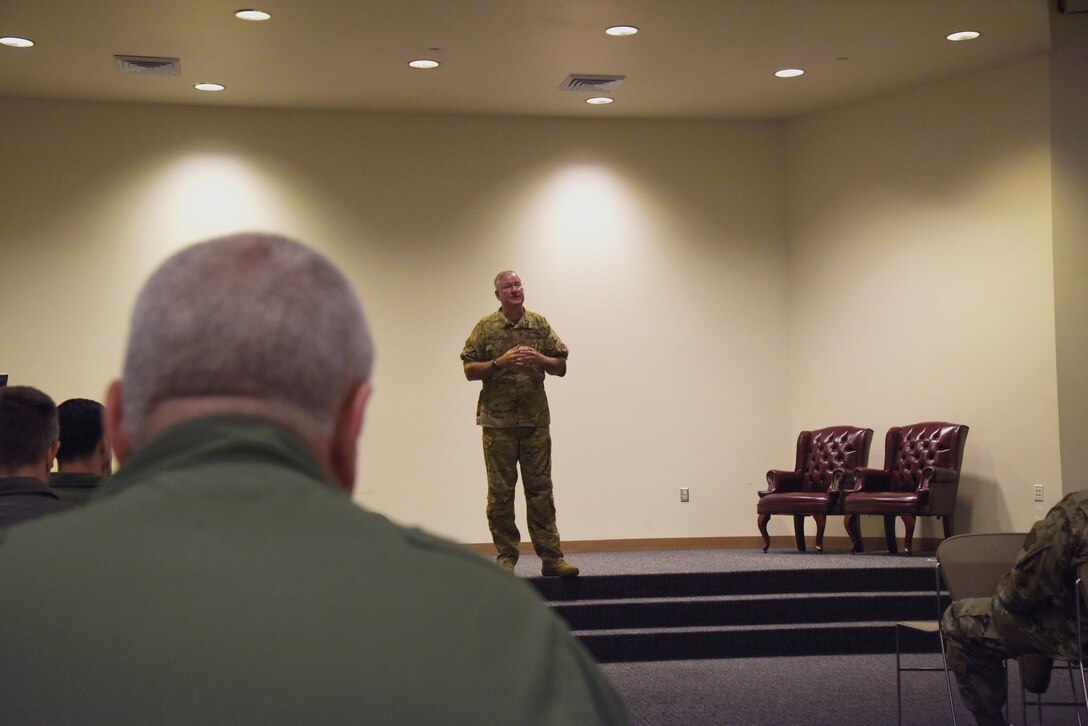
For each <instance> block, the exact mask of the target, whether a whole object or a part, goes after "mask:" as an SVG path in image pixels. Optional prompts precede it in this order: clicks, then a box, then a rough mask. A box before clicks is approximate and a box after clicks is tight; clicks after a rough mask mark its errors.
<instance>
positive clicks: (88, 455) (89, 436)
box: [57, 398, 113, 476]
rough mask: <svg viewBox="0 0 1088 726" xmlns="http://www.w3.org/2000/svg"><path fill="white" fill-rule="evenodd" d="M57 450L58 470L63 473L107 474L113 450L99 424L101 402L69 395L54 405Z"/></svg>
mask: <svg viewBox="0 0 1088 726" xmlns="http://www.w3.org/2000/svg"><path fill="white" fill-rule="evenodd" d="M57 414H58V415H59V417H60V449H59V450H58V451H57V469H58V470H59V471H62V472H71V473H79V474H97V475H99V476H106V475H108V474H109V473H110V469H111V468H112V466H113V451H112V450H111V449H110V442H109V439H108V438H107V437H106V432H105V429H104V428H103V423H102V404H101V403H99V402H98V401H92V400H90V399H89V398H69V399H68V400H67V401H65V402H64V403H62V404H61V405H59V406H57Z"/></svg>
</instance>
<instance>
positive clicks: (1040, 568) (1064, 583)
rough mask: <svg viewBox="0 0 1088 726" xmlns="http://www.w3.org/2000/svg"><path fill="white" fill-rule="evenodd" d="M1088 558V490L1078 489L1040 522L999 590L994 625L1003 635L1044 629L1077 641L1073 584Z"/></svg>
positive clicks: (1025, 541) (1052, 635) (1060, 638)
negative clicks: (1079, 569) (1078, 569)
mask: <svg viewBox="0 0 1088 726" xmlns="http://www.w3.org/2000/svg"><path fill="white" fill-rule="evenodd" d="M1085 562H1088V490H1084V491H1079V492H1073V493H1072V494H1069V495H1068V496H1066V497H1065V498H1063V499H1062V500H1061V501H1060V502H1058V503H1057V504H1056V505H1054V507H1053V508H1052V509H1051V510H1050V511H1049V512H1047V515H1046V518H1045V519H1043V520H1041V521H1039V522H1036V523H1035V526H1034V527H1032V529H1031V532H1029V533H1028V536H1027V538H1026V539H1025V540H1024V548H1023V549H1022V550H1021V552H1020V557H1019V558H1018V559H1017V561H1016V565H1015V566H1014V567H1013V568H1012V570H1010V571H1009V572H1008V573H1007V574H1005V575H1004V577H1002V578H1001V582H1000V584H999V585H998V588H997V595H996V597H995V598H994V602H993V613H994V624H995V625H996V626H997V628H998V631H999V632H1001V634H1002V635H1003V636H1006V637H1009V638H1011V639H1013V640H1019V638H1017V636H1016V633H1017V632H1018V631H1024V630H1028V631H1042V632H1045V633H1047V634H1048V635H1049V636H1050V637H1051V638H1056V639H1057V640H1058V642H1063V643H1069V644H1070V645H1071V646H1072V644H1073V643H1075V642H1076V640H1077V615H1076V609H1075V601H1074V594H1073V582H1074V581H1075V580H1076V572H1077V568H1078V567H1080V566H1081V565H1082V564H1084V563H1085Z"/></svg>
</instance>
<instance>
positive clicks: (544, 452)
mask: <svg viewBox="0 0 1088 726" xmlns="http://www.w3.org/2000/svg"><path fill="white" fill-rule="evenodd" d="M483 441H484V464H485V465H486V467H487V523H488V526H489V527H490V528H491V539H492V540H493V541H494V542H495V548H496V549H497V550H498V553H499V557H501V558H506V559H509V560H510V561H512V562H517V559H518V545H519V544H520V543H521V533H520V532H519V531H518V527H517V524H515V522H514V486H515V485H516V484H517V481H518V469H517V467H518V463H519V462H520V463H521V473H522V476H523V477H524V482H523V483H522V487H523V488H524V490H525V508H526V514H527V516H528V520H529V522H528V524H529V537H530V538H531V539H532V541H533V549H534V550H536V554H537V556H538V557H540V558H541V559H543V560H557V559H562V557H563V551H562V550H561V549H560V548H559V530H558V529H557V528H556V525H555V501H554V499H553V497H552V437H551V432H550V430H549V428H548V427H547V426H517V427H510V428H498V427H492V426H484V427H483Z"/></svg>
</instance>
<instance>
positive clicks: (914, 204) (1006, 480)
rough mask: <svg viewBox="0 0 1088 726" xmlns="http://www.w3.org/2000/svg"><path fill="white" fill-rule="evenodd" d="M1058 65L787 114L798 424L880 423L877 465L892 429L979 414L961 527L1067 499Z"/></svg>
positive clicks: (1022, 66)
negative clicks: (1037, 499) (1055, 163)
mask: <svg viewBox="0 0 1088 726" xmlns="http://www.w3.org/2000/svg"><path fill="white" fill-rule="evenodd" d="M1047 74H1048V61H1047V59H1045V58H1041V59H1038V60H1034V61H1030V62H1025V63H1019V64H1016V65H1013V66H1009V67H1006V68H1000V69H997V70H993V71H988V72H985V73H979V74H974V75H970V76H965V77H962V78H957V79H954V80H951V81H947V82H943V83H939V84H933V85H930V86H926V87H924V88H918V89H913V90H909V91H905V92H902V93H898V94H894V95H891V96H887V97H882V98H879V99H874V100H870V101H866V102H862V103H856V104H853V105H851V106H849V107H846V108H842V109H837V110H834V111H829V112H826V113H822V114H819V115H815V116H812V117H809V118H805V119H802V120H800V121H798V122H796V123H794V124H792V125H791V127H790V129H789V146H790V168H789V172H788V179H789V213H790V240H791V256H790V263H789V286H790V291H791V297H790V340H791V347H790V357H791V359H792V361H793V362H792V365H791V367H790V383H791V389H792V395H791V399H790V402H791V405H790V420H791V423H792V426H791V428H794V429H800V428H803V427H814V426H820V425H825V424H832V423H854V424H859V425H866V426H870V427H872V428H873V429H874V431H875V435H874V441H873V448H872V452H871V458H870V462H871V463H874V464H875V465H877V466H879V465H881V463H882V462H883V456H884V433H885V432H886V431H887V429H888V428H889V427H890V426H894V425H897V424H907V423H914V422H918V421H929V420H948V421H954V422H959V423H965V424H968V425H969V426H970V427H971V432H970V435H969V437H968V440H967V448H966V455H965V457H964V475H963V478H962V481H961V487H960V497H959V509H958V521H957V524H958V527H957V529H958V530H959V531H961V532H962V531H971V530H973V531H988V530H989V531H993V530H1025V529H1027V528H1028V527H1029V526H1030V525H1031V523H1032V522H1033V521H1034V520H1035V519H1037V518H1039V516H1040V515H1041V514H1042V513H1043V509H1044V507H1049V506H1050V505H1052V504H1053V503H1055V502H1056V501H1057V500H1058V499H1059V498H1060V496H1061V470H1060V466H1059V446H1058V425H1057V394H1056V373H1055V348H1054V344H1055V333H1054V312H1053V296H1054V286H1053V262H1052V248H1051V216H1050V208H1051V197H1050V146H1049V144H1050V139H1049V103H1048V90H1047V89H1048V85H1047ZM1034 484H1043V485H1045V493H1046V494H1045V496H1046V502H1045V504H1041V505H1036V504H1035V503H1033V501H1032V485H1034ZM869 519H874V520H875V518H869ZM833 526H834V527H835V528H837V529H832V528H831V526H829V533H833V534H842V529H841V524H840V523H838V522H836V523H835V524H834V525H833ZM866 527H867V529H871V531H872V532H873V533H874V534H875V533H876V532H877V531H879V529H880V527H879V523H878V522H877V521H871V522H868V523H866ZM938 530H939V528H937V527H933V526H932V523H931V524H930V525H926V527H925V528H923V529H921V530H920V531H921V532H922V533H923V534H936V532H937V531H938Z"/></svg>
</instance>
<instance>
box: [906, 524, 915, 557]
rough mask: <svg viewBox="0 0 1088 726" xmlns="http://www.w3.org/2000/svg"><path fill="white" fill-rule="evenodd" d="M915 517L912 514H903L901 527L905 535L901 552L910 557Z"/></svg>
mask: <svg viewBox="0 0 1088 726" xmlns="http://www.w3.org/2000/svg"><path fill="white" fill-rule="evenodd" d="M915 521H916V518H915V516H914V515H913V514H904V515H903V529H904V530H906V535H905V536H904V537H903V552H905V553H906V555H907V557H910V553H911V550H912V549H913V547H914V523H915Z"/></svg>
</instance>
